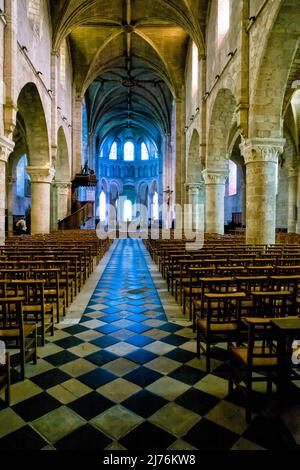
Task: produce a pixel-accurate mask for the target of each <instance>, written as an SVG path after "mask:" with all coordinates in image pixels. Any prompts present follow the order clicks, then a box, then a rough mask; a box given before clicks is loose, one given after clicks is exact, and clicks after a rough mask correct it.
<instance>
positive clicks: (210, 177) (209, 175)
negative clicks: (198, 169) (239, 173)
mask: <svg viewBox="0 0 300 470" xmlns="http://www.w3.org/2000/svg"><path fill="white" fill-rule="evenodd" d="M202 176H203V179H204V182H205V185H209V184H211V185H217V184H218V185H223V184H225V182H226V178H227V176H228V172H227V171H225V170H204V171H202Z"/></svg>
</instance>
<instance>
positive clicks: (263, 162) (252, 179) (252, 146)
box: [240, 138, 285, 245]
mask: <svg viewBox="0 0 300 470" xmlns="http://www.w3.org/2000/svg"><path fill="white" fill-rule="evenodd" d="M284 142H285V140H284V139H268V138H265V139H264V138H255V139H247V140H245V141H244V142H243V143H242V144H241V145H240V149H241V153H242V155H243V156H244V160H245V164H246V181H247V189H246V191H247V207H246V227H247V230H246V242H247V243H248V244H253V245H254V244H266V245H267V244H273V243H275V223H276V164H277V162H278V156H279V155H280V154H281V153H282V152H283V146H284Z"/></svg>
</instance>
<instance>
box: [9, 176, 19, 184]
mask: <svg viewBox="0 0 300 470" xmlns="http://www.w3.org/2000/svg"><path fill="white" fill-rule="evenodd" d="M7 182H8V184H14V183H16V182H17V178H16V177H15V176H8V177H7Z"/></svg>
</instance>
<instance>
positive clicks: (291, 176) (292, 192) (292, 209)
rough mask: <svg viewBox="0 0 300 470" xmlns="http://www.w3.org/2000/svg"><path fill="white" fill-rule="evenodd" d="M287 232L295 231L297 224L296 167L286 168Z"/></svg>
mask: <svg viewBox="0 0 300 470" xmlns="http://www.w3.org/2000/svg"><path fill="white" fill-rule="evenodd" d="M288 172H289V173H288V184H289V194H288V232H289V233H296V225H297V190H298V169H296V168H289V170H288Z"/></svg>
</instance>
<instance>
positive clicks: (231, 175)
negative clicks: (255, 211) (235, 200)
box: [228, 160, 237, 196]
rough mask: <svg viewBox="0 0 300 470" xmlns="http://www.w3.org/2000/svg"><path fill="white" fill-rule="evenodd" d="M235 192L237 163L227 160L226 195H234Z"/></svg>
mask: <svg viewBox="0 0 300 470" xmlns="http://www.w3.org/2000/svg"><path fill="white" fill-rule="evenodd" d="M236 193H237V165H236V164H235V163H234V162H233V161H232V160H229V187H228V196H235V195H236Z"/></svg>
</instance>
